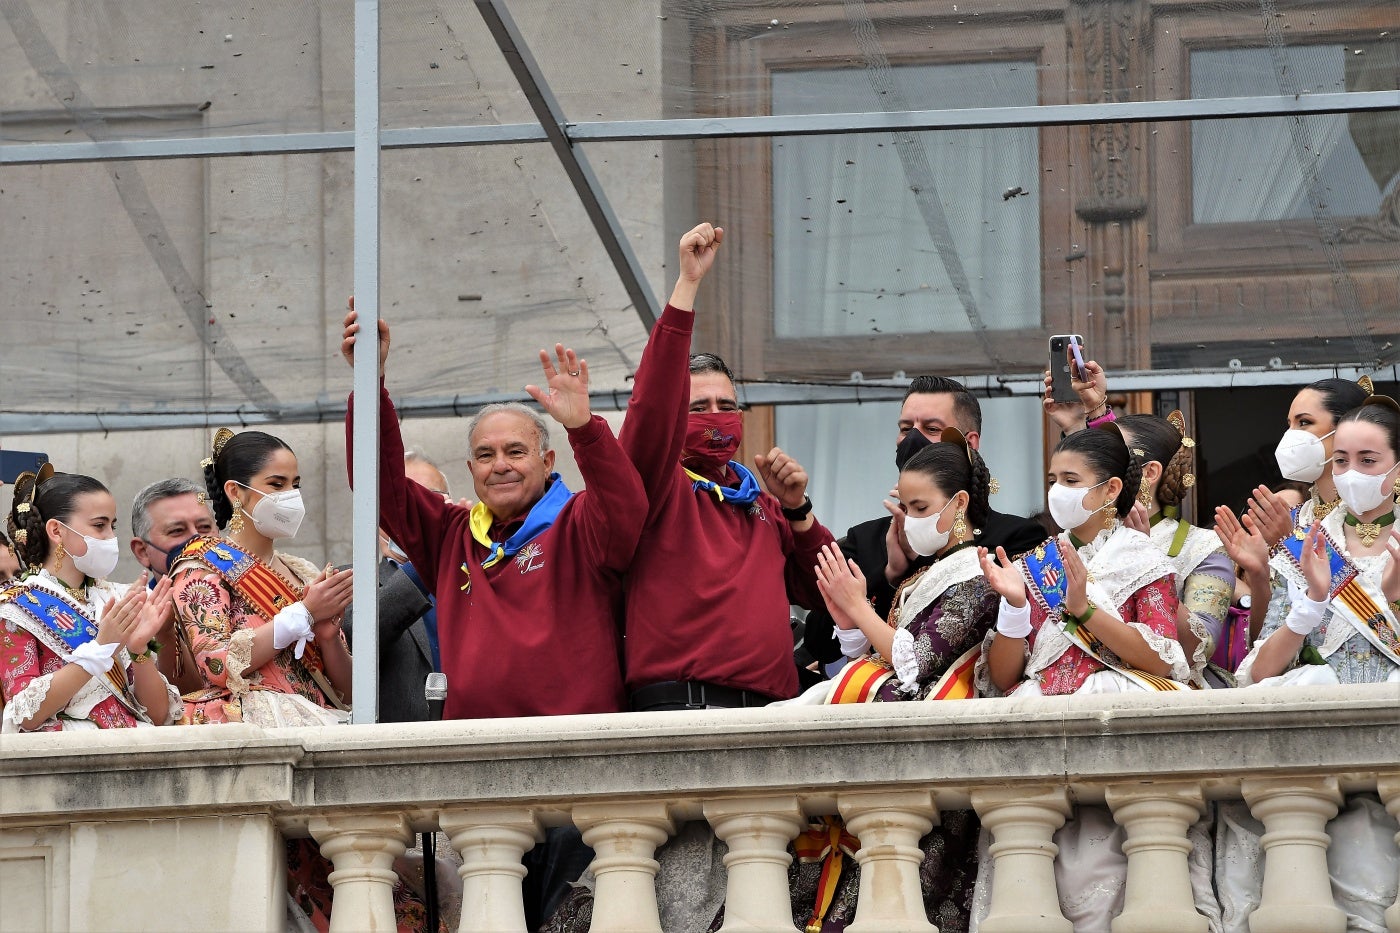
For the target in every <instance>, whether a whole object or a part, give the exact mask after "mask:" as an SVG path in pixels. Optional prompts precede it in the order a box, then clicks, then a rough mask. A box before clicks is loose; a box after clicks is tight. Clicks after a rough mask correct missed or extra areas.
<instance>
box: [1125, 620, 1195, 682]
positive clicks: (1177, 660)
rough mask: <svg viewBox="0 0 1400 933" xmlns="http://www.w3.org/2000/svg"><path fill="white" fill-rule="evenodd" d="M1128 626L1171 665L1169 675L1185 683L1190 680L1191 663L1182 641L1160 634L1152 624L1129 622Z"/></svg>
mask: <svg viewBox="0 0 1400 933" xmlns="http://www.w3.org/2000/svg"><path fill="white" fill-rule="evenodd" d="M1128 627H1129V628H1132V629H1134V630H1136V631H1137V633H1138V634H1140V635H1141V636H1142V640H1143V641H1145V642H1147V647H1149V648H1151V649H1152V650H1153V651H1155V652H1156V653H1157V657H1159V658H1161V659H1162V660H1163V661H1165V662H1167V663H1168V664H1170V665H1171V672H1170V673H1168V674H1167V676H1168V677H1170V678H1171V679H1172V680H1175V681H1179V682H1180V683H1183V684H1184V683H1187V682H1188V681H1189V680H1190V677H1191V665H1189V664H1187V663H1186V650H1185V649H1184V648H1182V647H1181V642H1179V641H1177V640H1176V639H1175V638H1168V637H1167V636H1165V635H1158V634H1157V633H1156V632H1154V631H1153V630H1152V628H1151V627H1150V626H1147V625H1144V624H1142V623H1141V622H1129V623H1128Z"/></svg>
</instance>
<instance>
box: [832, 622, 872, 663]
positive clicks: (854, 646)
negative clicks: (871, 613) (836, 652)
mask: <svg viewBox="0 0 1400 933" xmlns="http://www.w3.org/2000/svg"><path fill="white" fill-rule="evenodd" d="M836 641H837V642H838V643H839V644H840V645H841V653H842V654H844V655H845V656H846V657H848V658H858V657H860V656H861V655H863V654H865V652H867V651H869V650H870V639H868V638H866V637H865V635H864V633H862V632H861V630H860V629H858V628H838V629H837V630H836Z"/></svg>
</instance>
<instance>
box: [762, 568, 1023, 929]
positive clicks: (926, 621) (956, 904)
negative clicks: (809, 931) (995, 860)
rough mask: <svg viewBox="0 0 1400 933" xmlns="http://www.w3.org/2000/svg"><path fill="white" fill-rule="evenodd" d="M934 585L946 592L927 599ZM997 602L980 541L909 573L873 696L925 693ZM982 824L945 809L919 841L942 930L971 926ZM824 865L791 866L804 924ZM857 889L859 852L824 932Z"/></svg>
mask: <svg viewBox="0 0 1400 933" xmlns="http://www.w3.org/2000/svg"><path fill="white" fill-rule="evenodd" d="M940 571H941V572H944V573H946V572H948V571H951V572H952V574H953V576H954V577H955V578H961V579H958V581H957V582H954V583H952V584H944V583H940V582H939V581H938V580H937V577H938V576H939V574H940ZM930 590H933V591H937V590H941V592H938V593H937V595H936V596H933V597H932V598H929V594H928V591H930ZM997 603H998V597H997V594H996V591H995V590H993V589H992V588H991V586H990V585H989V584H988V583H987V578H986V577H984V576H983V575H982V572H981V567H980V564H979V562H978V558H977V550H976V548H971V547H969V548H965V549H962V550H959V551H956V552H954V553H952V554H949V555H947V556H946V557H944V558H942V559H941V560H939V561H937V562H935V563H934V564H932V565H930V566H929V567H928V568H926V569H924V570H922V571H920V572H919V573H918V574H917V575H916V576H913V577H910V578H909V579H908V580H906V581H905V582H904V583H903V584H901V586H900V588H899V591H898V592H897V593H896V594H895V599H894V608H893V609H892V610H891V612H890V622H891V624H892V625H894V626H895V627H896V632H895V642H894V646H893V648H892V649H891V651H890V653H891V654H892V655H894V659H893V662H892V667H893V668H894V676H893V677H891V678H890V679H889V680H887V681H885V683H883V684H882V685H881V686H880V688H879V689H878V690H877V691H876V693H875V695H874V696H873V697H872V702H876V703H888V702H897V701H900V700H924V699H927V698H928V696H929V693H930V692H931V691H932V690H933V688H934V686H935V685H936V684H937V683H938V681H939V679H940V678H941V677H942V676H943V675H944V674H945V673H947V671H948V669H949V668H950V667H951V666H952V665H953V663H954V662H955V661H957V660H958V659H959V658H961V657H962V656H963V654H964V653H966V652H967V651H968V649H970V648H975V647H976V646H977V645H979V644H981V642H982V640H983V639H984V638H985V637H986V635H987V632H988V631H989V630H990V629H991V627H992V626H993V625H994V624H995V622H996V614H997ZM980 829H981V823H980V822H979V821H978V819H977V814H976V813H975V812H974V811H972V810H949V811H944V812H942V813H940V814H939V825H937V826H935V827H934V828H933V829H932V831H930V832H929V833H928V834H927V835H926V836H924V837H923V839H921V840H920V841H919V848H920V850H921V851H922V852H923V861H922V862H921V863H920V865H919V886H920V888H921V891H922V894H923V901H924V910H925V912H926V913H927V915H928V919H929V921H930V922H931V923H933V924H934V925H936V926H937V927H938V929H939V930H940V931H941V933H962V931H965V930H967V928H968V920H969V911H970V909H971V906H972V893H973V884H974V881H975V880H976V877H977V836H978V831H979V830H980ZM790 851H792V850H790ZM793 854H794V856H795V851H793ZM821 871H822V861H821V860H820V859H818V860H813V861H803V860H801V859H799V858H796V857H794V858H793V861H792V865H791V867H789V869H788V882H789V885H790V887H791V890H792V904H793V911H792V914H793V916H792V919H793V923H794V924H795V925H796V926H797V928H798V929H804V928H805V925H806V923H807V921H808V919H809V918H810V917H811V915H812V907H813V904H814V902H815V900H816V897H817V889H818V881H819V879H820V876H821ZM859 892H860V866H859V864H857V863H856V860H855V859H854V858H850V857H847V858H844V859H843V866H842V871H841V878H840V881H839V882H838V883H837V887H836V893H835V895H834V896H833V897H832V900H831V906H830V907H829V908H828V909H827V912H826V916H825V917H824V919H823V922H822V927H821V929H822V933H840V931H843V930H845V929H846V927H847V926H848V925H850V924H851V923H852V922H853V921H854V920H855V915H856V908H857V895H858V894H859Z"/></svg>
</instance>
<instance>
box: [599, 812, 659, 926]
mask: <svg viewBox="0 0 1400 933" xmlns="http://www.w3.org/2000/svg"><path fill="white" fill-rule="evenodd" d="M574 825H576V826H578V828H579V829H581V830H582V831H583V841H584V842H585V843H587V844H588V845H590V846H592V847H593V851H594V852H595V853H596V854H595V856H594V858H593V875H594V877H595V878H596V879H597V887H596V889H595V891H594V896H593V926H592V928H591V929H592V931H593V933H661V915H660V913H659V911H658V910H657V906H656V870H657V868H659V867H660V866H659V865H658V864H657V862H656V859H655V857H654V856H655V854H656V847H657V846H659V845H661V844H662V843H663V842H665V841H666V839H667V838H668V837H669V836H670V835H671V834H672V833H673V832H675V831H676V824H675V821H674V820H673V819H672V818H671V811H670V807H669V806H668V805H667V804H666V803H664V802H660V801H656V802H653V801H643V802H639V803H599V804H583V805H581V806H578V807H575V808H574Z"/></svg>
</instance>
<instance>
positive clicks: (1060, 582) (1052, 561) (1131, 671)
mask: <svg viewBox="0 0 1400 933" xmlns="http://www.w3.org/2000/svg"><path fill="white" fill-rule="evenodd" d="M1019 563H1020V565H1021V568H1022V569H1021V576H1022V577H1024V578H1025V580H1026V585H1027V589H1029V590H1030V594H1031V598H1032V599H1034V600H1035V601H1036V602H1037V603H1039V604H1040V607H1041V608H1042V609H1044V610H1045V611H1046V612H1048V613H1049V614H1050V615H1051V616H1059V618H1060V622H1061V626H1062V628H1061V630H1062V631H1063V632H1064V634H1065V637H1066V638H1068V639H1069V640H1070V642H1071V643H1072V644H1074V645H1075V646H1076V647H1077V648H1079V650H1081V651H1083V652H1084V653H1085V654H1087V655H1089V656H1090V657H1092V658H1093V659H1094V660H1096V661H1098V662H1099V663H1100V664H1102V665H1103V666H1104V667H1107V668H1109V669H1110V670H1115V671H1117V672H1118V673H1120V674H1122V675H1124V676H1125V677H1127V678H1128V679H1129V680H1131V681H1133V682H1134V683H1136V684H1137V685H1138V686H1140V687H1142V688H1143V689H1145V690H1157V691H1162V692H1166V691H1172V690H1189V689H1190V688H1189V687H1187V686H1186V685H1185V684H1181V683H1177V682H1176V681H1175V680H1172V679H1171V678H1169V677H1159V676H1157V675H1156V674H1149V673H1148V672H1147V671H1140V670H1138V669H1137V668H1135V667H1128V666H1127V665H1126V664H1123V663H1122V662H1121V661H1120V662H1118V663H1112V662H1110V661H1109V660H1108V659H1107V658H1105V657H1104V653H1103V652H1104V645H1103V643H1102V642H1101V641H1099V640H1098V639H1097V638H1095V637H1094V636H1093V635H1092V634H1090V633H1089V631H1088V630H1086V629H1084V628H1083V627H1082V626H1080V624H1079V623H1078V622H1077V621H1075V620H1074V619H1072V618H1070V617H1069V615H1068V613H1066V612H1065V611H1064V603H1065V597H1066V595H1067V593H1068V588H1069V584H1068V583H1067V582H1066V580H1065V564H1064V558H1063V557H1062V556H1061V555H1060V540H1059V538H1051V539H1050V540H1049V541H1046V542H1044V543H1043V544H1041V545H1039V546H1038V547H1036V549H1035V550H1033V551H1031V552H1030V553H1028V554H1026V555H1025V556H1024V557H1022V558H1021V559H1020V561H1019ZM1047 621H1048V620H1047Z"/></svg>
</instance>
